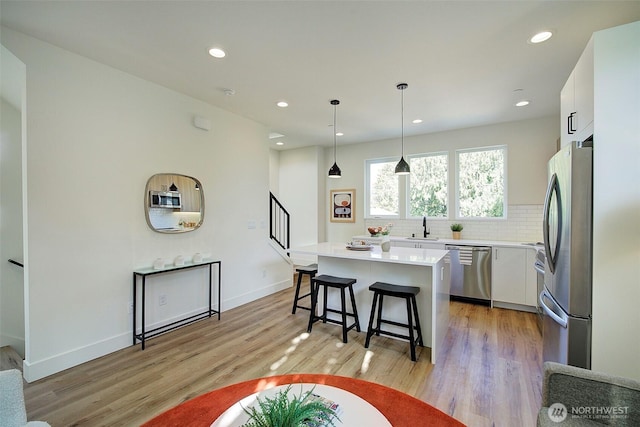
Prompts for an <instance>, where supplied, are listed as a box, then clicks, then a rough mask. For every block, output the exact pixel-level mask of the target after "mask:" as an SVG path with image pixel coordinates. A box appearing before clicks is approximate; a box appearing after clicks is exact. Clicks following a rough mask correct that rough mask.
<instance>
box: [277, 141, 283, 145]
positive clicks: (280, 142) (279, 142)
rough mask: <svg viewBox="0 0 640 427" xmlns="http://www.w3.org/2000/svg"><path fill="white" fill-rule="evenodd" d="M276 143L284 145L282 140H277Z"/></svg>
mask: <svg viewBox="0 0 640 427" xmlns="http://www.w3.org/2000/svg"><path fill="white" fill-rule="evenodd" d="M276 145H284V142H282V141H278V142H276Z"/></svg>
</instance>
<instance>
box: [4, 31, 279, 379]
mask: <svg viewBox="0 0 640 427" xmlns="http://www.w3.org/2000/svg"><path fill="white" fill-rule="evenodd" d="M2 42H3V45H5V46H7V47H8V48H9V49H10V50H11V51H12V52H13V53H14V54H15V55H16V56H17V57H18V58H19V59H20V60H21V61H23V62H24V63H25V64H26V68H27V84H26V86H27V105H28V109H27V111H26V115H27V150H26V153H27V154H26V165H27V166H26V168H27V170H26V174H27V181H28V188H27V203H28V211H27V212H26V213H25V215H26V217H25V218H26V223H27V229H28V237H27V241H26V245H25V247H26V257H25V261H26V266H27V270H26V271H25V273H26V274H27V275H28V276H27V277H28V283H27V286H28V289H27V294H28V303H27V304H28V307H27V308H28V314H27V316H28V318H27V331H26V338H27V344H26V359H25V362H24V368H25V369H24V372H25V377H26V378H27V380H29V381H31V380H35V379H38V378H41V377H43V376H46V375H49V374H52V373H54V372H57V371H60V370H62V369H65V368H67V367H70V366H74V365H76V364H79V363H82V362H84V361H86V360H89V359H92V358H94V357H99V356H101V355H104V354H106V353H109V352H112V351H114V350H117V349H120V348H123V347H125V346H128V345H131V328H132V320H131V317H130V316H131V315H130V314H128V313H127V309H128V305H129V302H130V301H131V299H132V290H131V286H132V284H131V275H132V270H133V269H135V268H138V267H144V266H150V265H151V264H152V261H153V260H154V259H155V258H158V257H161V258H165V259H166V260H168V261H171V260H173V259H174V258H175V257H176V256H177V255H180V254H181V255H184V256H185V257H187V258H190V257H191V256H192V255H193V254H194V253H196V252H201V253H204V254H210V255H211V256H212V257H213V258H215V259H221V260H222V261H223V265H222V310H223V311H224V310H228V309H230V308H232V307H235V306H237V305H240V304H243V303H246V302H248V301H251V300H253V299H256V298H258V297H261V296H264V295H266V294H268V293H271V292H274V291H276V290H279V289H282V288H284V287H286V286H290V285H291V269H290V266H289V265H288V264H287V263H286V262H285V261H284V259H283V258H282V257H281V256H280V255H279V254H278V253H277V252H276V251H275V250H273V248H272V247H271V246H270V244H269V240H268V197H267V196H268V191H269V188H268V187H269V170H268V168H269V153H268V148H266V147H267V144H266V143H265V141H266V140H267V132H266V129H265V128H264V126H263V125H261V124H258V123H256V122H253V121H251V120H248V119H245V118H242V117H239V116H237V115H234V114H231V113H228V112H226V111H223V110H221V109H218V108H215V107H212V106H210V105H207V104H205V103H203V102H201V101H198V100H195V99H193V98H189V97H187V96H184V95H181V94H178V93H176V92H173V91H171V90H168V89H166V88H163V87H161V86H158V85H156V84H152V83H150V82H147V81H144V80H142V79H139V78H137V77H134V76H131V75H129V74H126V73H123V72H121V71H119V70H115V69H113V68H110V67H107V66H104V65H102V64H100V63H97V62H94V61H91V60H89V59H86V58H84V57H80V56H77V55H75V54H72V53H70V52H68V51H65V50H61V49H58V48H56V47H54V46H52V45H49V44H47V43H44V42H41V41H38V40H36V39H33V38H30V37H27V36H24V35H22V34H20V33H17V32H14V31H12V30H9V29H6V28H2ZM194 115H199V116H203V117H206V118H208V119H210V120H211V122H212V124H213V126H212V130H211V131H210V132H206V131H203V130H200V129H197V128H195V127H194V126H193V125H192V119H193V116H194ZM249 153H250V154H249ZM231 165H234V168H233V169H232V166H231ZM235 165H241V167H242V169H241V170H237V169H235ZM159 172H169V173H180V174H185V175H190V176H194V177H196V178H198V179H199V180H200V181H201V182H202V184H203V190H204V194H205V205H206V214H205V218H204V224H203V225H202V227H201V228H200V229H198V230H196V231H195V232H191V233H184V234H176V235H167V234H160V233H156V232H154V231H152V230H150V229H149V228H148V227H147V224H146V222H145V218H144V208H143V198H144V189H145V184H146V181H147V179H148V178H149V177H150V176H151V175H153V174H155V173H159ZM105 201H107V202H105ZM251 221H255V223H256V224H257V227H256V228H254V229H250V228H249V227H248V226H249V223H250V222H251ZM204 276H205V274H204V272H203V271H190V272H188V273H185V274H179V275H175V274H172V275H167V276H163V277H161V278H158V279H157V281H156V282H155V285H154V286H150V288H149V289H150V292H149V293H150V295H149V298H148V301H149V306H150V307H151V309H150V313H149V315H150V318H149V322H151V323H156V322H165V321H166V320H168V319H171V318H172V317H174V316H177V315H178V314H181V313H186V312H190V311H194V310H196V309H198V308H200V307H203V306H204V304H205V302H204V300H203V299H204V298H202V296H203V294H204V289H203V288H204ZM192 279H193V280H192ZM177 283H180V284H181V285H180V286H176V285H177ZM158 293H165V294H166V295H167V300H168V304H167V305H166V306H163V307H159V306H158ZM222 319H223V320H222V321H224V313H223V315H222Z"/></svg>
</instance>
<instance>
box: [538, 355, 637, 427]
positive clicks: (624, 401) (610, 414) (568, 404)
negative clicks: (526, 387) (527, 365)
mask: <svg viewBox="0 0 640 427" xmlns="http://www.w3.org/2000/svg"><path fill="white" fill-rule="evenodd" d="M543 370H544V378H543V382H542V409H540V412H539V413H538V427H567V426H581V427H582V426H602V425H610V426H634V427H635V426H640V382H639V381H634V380H631V379H628V378H621V377H615V376H611V375H607V374H603V373H599V372H594V371H590V370H587V369H581V368H576V367H574V366H567V365H561V364H559V363H553V362H545V363H544V367H543Z"/></svg>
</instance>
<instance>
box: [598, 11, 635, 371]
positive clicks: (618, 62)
mask: <svg viewBox="0 0 640 427" xmlns="http://www.w3.org/2000/svg"><path fill="white" fill-rule="evenodd" d="M594 71H595V73H594V99H595V110H594V113H595V114H594V195H593V205H594V206H593V211H594V224H593V349H592V369H594V370H598V371H603V372H608V373H610V374H614V375H621V376H625V377H630V378H635V379H637V380H640V363H639V362H638V354H640V334H639V333H638V327H639V326H640V310H639V309H638V302H639V301H640V224H639V221H638V219H640V22H635V23H633V24H628V25H623V26H620V27H616V28H613V29H609V30H604V31H599V32H596V33H594Z"/></svg>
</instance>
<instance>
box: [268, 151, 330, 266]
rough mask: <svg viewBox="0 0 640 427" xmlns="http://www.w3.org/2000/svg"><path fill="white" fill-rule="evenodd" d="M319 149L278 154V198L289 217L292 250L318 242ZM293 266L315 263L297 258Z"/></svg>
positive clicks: (303, 258) (320, 155)
mask: <svg viewBox="0 0 640 427" xmlns="http://www.w3.org/2000/svg"><path fill="white" fill-rule="evenodd" d="M322 156H323V153H322V149H321V148H319V147H306V148H299V149H295V150H286V151H281V152H280V156H279V166H280V168H279V198H280V201H281V202H282V203H283V205H284V206H285V208H286V209H287V211H288V212H289V213H290V214H291V247H296V246H305V245H310V244H314V243H318V241H319V240H318V239H319V224H321V223H322V220H321V218H320V217H319V211H318V194H319V192H318V188H319V186H321V185H322V183H321V179H320V178H319V172H318V170H319V165H320V164H321V163H322V159H323V157H322ZM293 260H294V263H296V264H301V265H304V264H308V263H311V262H315V260H314V259H312V258H305V257H301V256H297V257H295V256H294V258H293Z"/></svg>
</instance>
